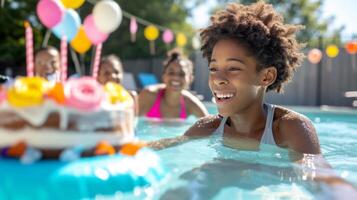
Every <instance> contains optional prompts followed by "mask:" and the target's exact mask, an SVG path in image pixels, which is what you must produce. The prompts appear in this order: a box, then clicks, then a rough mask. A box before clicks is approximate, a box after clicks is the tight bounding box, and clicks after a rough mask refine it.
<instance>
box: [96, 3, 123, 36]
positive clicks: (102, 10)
mask: <svg viewBox="0 0 357 200" xmlns="http://www.w3.org/2000/svg"><path fill="white" fill-rule="evenodd" d="M93 18H94V23H95V25H96V27H97V28H98V30H100V31H102V32H103V33H111V32H113V31H115V29H117V28H118V27H119V25H120V23H121V21H122V18H123V13H122V11H121V9H120V7H119V5H118V4H117V3H116V2H115V1H113V0H103V1H100V2H99V3H97V4H96V5H95V6H94V9H93Z"/></svg>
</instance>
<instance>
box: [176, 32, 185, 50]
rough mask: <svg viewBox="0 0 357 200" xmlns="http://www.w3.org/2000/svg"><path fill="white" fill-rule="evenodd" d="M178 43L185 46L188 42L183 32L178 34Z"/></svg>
mask: <svg viewBox="0 0 357 200" xmlns="http://www.w3.org/2000/svg"><path fill="white" fill-rule="evenodd" d="M176 44H177V46H179V47H183V46H185V45H186V44H187V38H186V36H185V34H183V33H178V34H177V36H176Z"/></svg>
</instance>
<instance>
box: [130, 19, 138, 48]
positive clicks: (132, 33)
mask: <svg viewBox="0 0 357 200" xmlns="http://www.w3.org/2000/svg"><path fill="white" fill-rule="evenodd" d="M136 32H138V23H137V22H136V18H135V17H131V18H130V40H131V41H132V42H135V40H136Z"/></svg>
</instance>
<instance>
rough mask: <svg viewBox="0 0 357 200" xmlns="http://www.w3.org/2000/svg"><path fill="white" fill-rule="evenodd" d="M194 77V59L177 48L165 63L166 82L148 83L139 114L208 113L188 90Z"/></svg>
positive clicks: (165, 116) (164, 116)
mask: <svg viewBox="0 0 357 200" xmlns="http://www.w3.org/2000/svg"><path fill="white" fill-rule="evenodd" d="M193 78H194V77H193V65H192V62H191V61H190V60H189V59H187V58H186V57H184V56H183V55H182V53H181V52H180V51H178V50H177V49H174V50H172V51H170V52H169V53H168V57H167V59H166V61H165V62H164V72H163V74H162V81H163V84H158V85H153V86H149V87H147V88H145V89H143V90H142V91H141V92H140V94H139V114H140V115H145V116H146V117H148V118H155V119H173V118H179V119H186V118H187V117H188V116H189V115H194V116H196V117H203V116H206V115H207V113H208V112H207V110H206V108H205V107H204V105H203V104H202V103H201V101H200V100H199V99H198V98H197V97H195V96H194V95H192V94H191V93H190V92H189V91H188V90H187V89H188V88H189V87H190V85H191V83H192V81H193Z"/></svg>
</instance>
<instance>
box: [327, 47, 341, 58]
mask: <svg viewBox="0 0 357 200" xmlns="http://www.w3.org/2000/svg"><path fill="white" fill-rule="evenodd" d="M338 53H339V50H338V47H337V46H336V45H334V44H331V45H328V46H327V48H326V54H327V56H328V57H330V58H335V57H336V56H337V55H338Z"/></svg>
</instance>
